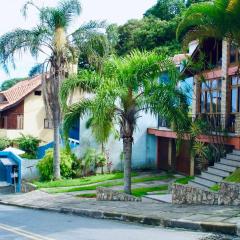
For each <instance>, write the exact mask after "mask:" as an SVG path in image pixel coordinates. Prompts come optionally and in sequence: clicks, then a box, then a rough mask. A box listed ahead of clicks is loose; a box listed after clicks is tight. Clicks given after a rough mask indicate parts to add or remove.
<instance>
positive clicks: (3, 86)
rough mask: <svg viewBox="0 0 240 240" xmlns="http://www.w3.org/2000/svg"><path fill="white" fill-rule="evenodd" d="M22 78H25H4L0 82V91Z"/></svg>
mask: <svg viewBox="0 0 240 240" xmlns="http://www.w3.org/2000/svg"><path fill="white" fill-rule="evenodd" d="M23 80H26V78H12V79H9V80H5V81H4V82H3V83H2V84H1V91H6V90H8V89H9V88H11V87H13V86H14V85H15V84H17V83H18V82H21V81H23Z"/></svg>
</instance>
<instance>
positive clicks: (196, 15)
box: [177, 0, 240, 45]
mask: <svg viewBox="0 0 240 240" xmlns="http://www.w3.org/2000/svg"><path fill="white" fill-rule="evenodd" d="M239 14H240V1H239V0H215V1H213V2H204V3H198V4H193V5H191V7H190V8H189V9H188V10H187V11H186V13H185V14H184V16H183V19H182V21H181V22H180V24H179V26H178V29H177V38H179V39H180V38H182V37H184V40H185V42H186V43H187V42H189V41H191V40H195V39H200V40H201V39H204V38H208V37H213V38H217V39H223V38H227V39H231V40H233V41H234V42H235V43H237V44H238V45H239V44H240V32H239V29H240V18H239Z"/></svg>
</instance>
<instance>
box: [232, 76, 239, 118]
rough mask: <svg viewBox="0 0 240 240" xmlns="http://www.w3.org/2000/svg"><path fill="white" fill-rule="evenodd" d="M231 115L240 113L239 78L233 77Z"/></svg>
mask: <svg viewBox="0 0 240 240" xmlns="http://www.w3.org/2000/svg"><path fill="white" fill-rule="evenodd" d="M230 111H231V113H236V112H240V78H239V77H237V76H233V77H232V79H231V108H230Z"/></svg>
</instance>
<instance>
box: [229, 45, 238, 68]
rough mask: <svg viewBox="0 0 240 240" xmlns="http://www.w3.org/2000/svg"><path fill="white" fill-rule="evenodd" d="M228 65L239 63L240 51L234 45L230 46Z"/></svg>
mask: <svg viewBox="0 0 240 240" xmlns="http://www.w3.org/2000/svg"><path fill="white" fill-rule="evenodd" d="M229 61H230V63H236V62H239V61H240V51H239V49H238V48H237V46H236V45H234V44H232V45H231V46H230V59H229Z"/></svg>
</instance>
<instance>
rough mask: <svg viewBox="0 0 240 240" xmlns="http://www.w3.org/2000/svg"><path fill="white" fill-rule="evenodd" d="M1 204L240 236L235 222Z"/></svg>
mask: <svg viewBox="0 0 240 240" xmlns="http://www.w3.org/2000/svg"><path fill="white" fill-rule="evenodd" d="M0 204H2V205H8V206H14V207H21V208H28V209H33V210H41V211H49V212H57V213H64V214H71V215H75V216H81V217H90V218H96V219H108V220H117V221H123V222H131V223H138V224H146V225H150V226H161V227H165V228H182V229H187V230H194V231H203V232H215V233H222V234H228V235H235V236H240V231H239V230H238V226H237V224H234V223H223V222H193V221H190V220H179V219H164V218H154V217H145V216H142V215H133V214H128V213H117V212H106V211H105V212H103V211H92V210H88V209H78V208H51V207H38V206H34V205H28V204H24V205H22V204H17V203H11V202H7V201H2V200H0Z"/></svg>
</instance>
